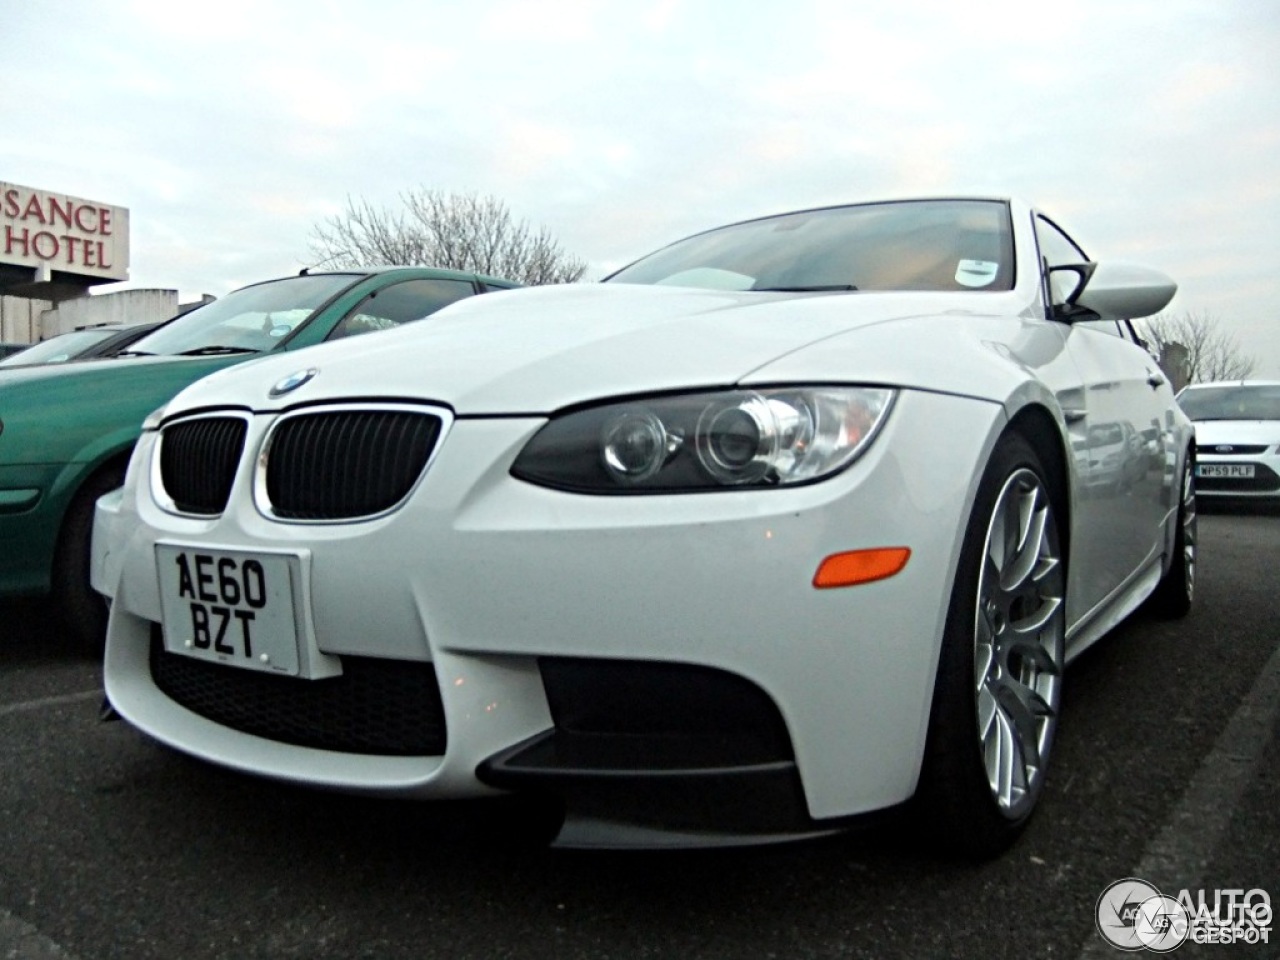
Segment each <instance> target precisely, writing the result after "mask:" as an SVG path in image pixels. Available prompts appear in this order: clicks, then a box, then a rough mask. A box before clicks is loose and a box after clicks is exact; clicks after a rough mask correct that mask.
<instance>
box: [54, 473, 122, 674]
mask: <svg viewBox="0 0 1280 960" xmlns="http://www.w3.org/2000/svg"><path fill="white" fill-rule="evenodd" d="M124 471H125V468H124V464H116V465H112V466H107V467H105V468H103V469H102V470H99V471H98V472H97V473H95V474H94V475H93V476H91V477H90V478H89V479H88V480H86V481H85V484H84V486H83V487H81V488H80V489H79V490H78V491H77V492H76V495H75V497H73V498H72V500H71V505H70V506H69V507H67V514H66V516H65V517H63V519H62V531H61V533H60V534H59V535H58V548H57V551H56V553H55V554H54V560H53V600H54V605H55V608H56V610H57V613H58V616H59V617H60V618H61V619H62V621H63V623H64V624H66V627H67V629H68V630H69V631H70V632H71V636H72V639H73V640H74V641H75V644H76V646H77V647H79V648H80V649H81V650H83V651H84V652H85V653H87V654H91V655H93V656H99V657H100V656H102V653H103V651H104V649H105V647H106V639H107V612H108V611H107V603H106V600H105V599H104V598H103V597H102V596H101V595H100V594H98V593H97V592H95V591H94V589H93V588H92V587H91V586H89V549H90V545H91V539H92V537H93V511H94V505H95V504H96V503H97V501H98V498H99V497H100V496H102V495H103V494H104V493H110V492H111V491H112V490H115V489H116V488H117V487H119V486H120V485H121V484H123V483H124Z"/></svg>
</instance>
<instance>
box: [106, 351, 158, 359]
mask: <svg viewBox="0 0 1280 960" xmlns="http://www.w3.org/2000/svg"><path fill="white" fill-rule="evenodd" d="M112 356H113V357H154V356H155V354H154V353H148V352H147V351H146V350H121V351H119V352H118V353H113V354H112Z"/></svg>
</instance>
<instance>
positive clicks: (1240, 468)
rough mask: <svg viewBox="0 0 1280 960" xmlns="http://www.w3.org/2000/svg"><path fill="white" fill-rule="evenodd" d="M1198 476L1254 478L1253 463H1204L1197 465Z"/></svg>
mask: <svg viewBox="0 0 1280 960" xmlns="http://www.w3.org/2000/svg"><path fill="white" fill-rule="evenodd" d="M1196 476H1198V477H1227V478H1229V479H1232V480H1236V479H1239V480H1251V479H1253V464H1251V463H1202V464H1200V465H1199V466H1197V467H1196Z"/></svg>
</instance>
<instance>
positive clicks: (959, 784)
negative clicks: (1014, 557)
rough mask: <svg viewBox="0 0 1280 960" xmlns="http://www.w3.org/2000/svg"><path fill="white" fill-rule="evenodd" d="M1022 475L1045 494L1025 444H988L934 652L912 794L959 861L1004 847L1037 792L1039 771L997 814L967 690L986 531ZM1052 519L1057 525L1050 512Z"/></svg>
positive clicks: (1011, 440)
mask: <svg viewBox="0 0 1280 960" xmlns="http://www.w3.org/2000/svg"><path fill="white" fill-rule="evenodd" d="M1023 469H1027V470H1030V471H1032V472H1034V473H1035V474H1036V476H1037V477H1038V478H1039V480H1040V483H1041V485H1042V486H1043V487H1044V488H1045V490H1046V491H1047V490H1048V489H1049V485H1048V482H1047V480H1046V477H1045V471H1044V468H1043V466H1042V465H1041V463H1040V460H1039V458H1038V457H1037V456H1036V453H1035V451H1034V450H1033V449H1032V447H1031V445H1030V444H1029V443H1028V442H1027V441H1026V440H1025V439H1023V438H1022V437H1021V436H1020V435H1019V434H1017V433H1008V434H1005V435H1004V436H1003V437H1001V438H1000V440H999V441H998V442H997V443H996V446H995V449H994V450H993V451H992V454H991V458H990V460H989V461H988V464H987V468H986V470H985V471H984V472H983V476H982V480H981V482H980V483H979V486H978V492H977V496H976V497H975V499H974V505H973V509H972V511H971V513H970V516H969V522H968V525H967V526H966V529H965V535H964V542H963V546H962V548H961V552H960V560H959V563H958V565H957V568H956V577H955V583H954V584H953V586H952V591H951V598H950V603H949V605H948V609H947V620H946V626H945V629H944V631H943V638H942V647H941V650H940V652H939V658H938V672H937V678H936V681H935V685H934V693H933V704H932V710H931V712H930V717H929V732H928V739H927V742H926V747H925V756H924V763H923V767H922V770H921V776H920V786H919V789H918V791H917V795H916V803H917V806H918V808H919V810H920V813H921V815H922V816H923V818H924V821H925V823H924V825H925V826H926V827H927V829H928V830H929V831H930V832H931V833H932V834H933V837H934V839H935V840H936V841H938V842H940V843H941V844H942V846H943V849H945V850H948V851H949V852H952V853H956V854H960V855H962V856H967V857H977V858H985V857H991V856H995V855H997V854H999V853H1000V852H1001V851H1002V850H1004V849H1005V848H1007V847H1008V846H1009V844H1010V843H1012V842H1013V840H1014V839H1016V837H1017V836H1018V834H1019V833H1020V832H1021V830H1022V829H1023V827H1024V826H1025V825H1026V822H1027V821H1028V820H1029V819H1030V817H1031V815H1032V813H1033V812H1034V810H1035V807H1036V804H1037V802H1038V800H1039V793H1040V791H1041V790H1042V789H1043V786H1044V776H1043V772H1042V774H1041V776H1040V777H1039V778H1038V779H1037V781H1036V783H1035V784H1034V785H1033V788H1032V789H1033V793H1032V795H1031V799H1030V802H1029V803H1028V804H1027V805H1026V808H1025V810H1024V811H1023V812H1022V813H1021V814H1020V815H1019V816H1016V817H1010V816H1008V815H1007V814H1006V813H1004V812H1003V811H1001V810H1000V808H999V806H998V804H997V802H996V799H995V797H994V796H993V795H992V793H991V787H990V784H989V783H988V782H987V774H986V767H985V764H984V762H983V757H982V753H981V750H980V747H979V742H978V733H977V731H978V718H977V703H976V699H975V697H974V692H973V676H974V624H975V620H976V615H977V603H978V583H979V575H980V573H981V569H982V562H983V554H984V551H985V547H986V539H987V532H988V528H989V526H990V523H991V519H992V514H993V512H994V510H995V507H996V501H997V499H998V497H999V496H1000V493H1001V491H1002V490H1003V489H1004V485H1005V483H1006V482H1007V481H1008V479H1009V478H1010V477H1011V476H1012V475H1013V474H1015V473H1017V472H1018V471H1019V470H1023ZM1053 521H1054V523H1055V524H1056V523H1057V517H1056V514H1055V515H1054V517H1053ZM1060 541H1061V537H1060V535H1059V542H1060ZM1063 562H1064V564H1065V557H1064V558H1063ZM1051 747H1052V744H1050V748H1051ZM1046 761H1047V757H1046Z"/></svg>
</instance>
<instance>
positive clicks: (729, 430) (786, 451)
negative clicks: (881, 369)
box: [511, 387, 896, 493]
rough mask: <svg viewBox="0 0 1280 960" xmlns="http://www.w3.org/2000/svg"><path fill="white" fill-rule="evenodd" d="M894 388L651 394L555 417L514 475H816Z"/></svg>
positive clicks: (653, 484)
mask: <svg viewBox="0 0 1280 960" xmlns="http://www.w3.org/2000/svg"><path fill="white" fill-rule="evenodd" d="M895 396H896V391H894V390H891V389H887V388H884V387H779V388H776V389H765V390H731V391H715V392H707V393H690V394H683V395H679V396H664V397H650V398H645V399H639V400H628V401H625V402H622V403H610V404H605V405H601V406H597V407H589V408H586V409H579V410H575V411H572V412H570V413H566V414H562V415H560V416H557V417H555V418H553V419H552V420H551V421H550V422H548V423H547V425H546V426H544V427H543V428H542V429H541V430H539V431H538V432H537V433H536V434H535V435H534V436H533V438H532V439H531V440H530V441H529V443H528V444H526V446H525V448H524V449H523V450H522V451H521V452H520V455H519V456H518V457H517V458H516V461H515V463H514V464H513V465H512V468H511V472H512V474H513V475H515V476H517V477H519V478H520V479H522V480H527V481H529V482H530V483H537V484H541V485H543V486H549V487H558V488H561V489H565V490H576V491H581V492H584V493H670V492H674V491H683V490H715V489H724V488H726V487H729V488H742V487H774V486H783V485H788V484H797V483H805V482H808V481H813V480H821V479H822V478H824V477H828V476H830V475H831V474H833V473H836V472H838V471H840V470H842V469H844V468H845V467H847V466H849V464H851V463H853V461H854V460H856V459H857V458H858V457H859V455H861V454H862V452H863V451H864V450H866V448H867V446H868V445H869V444H870V443H871V441H872V440H873V439H874V437H875V435H876V433H877V432H879V430H880V428H881V425H882V424H883V423H884V420H885V417H886V416H887V415H888V413H889V409H890V407H891V406H892V405H893V399H894V397H895Z"/></svg>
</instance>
